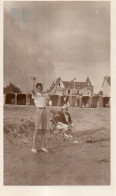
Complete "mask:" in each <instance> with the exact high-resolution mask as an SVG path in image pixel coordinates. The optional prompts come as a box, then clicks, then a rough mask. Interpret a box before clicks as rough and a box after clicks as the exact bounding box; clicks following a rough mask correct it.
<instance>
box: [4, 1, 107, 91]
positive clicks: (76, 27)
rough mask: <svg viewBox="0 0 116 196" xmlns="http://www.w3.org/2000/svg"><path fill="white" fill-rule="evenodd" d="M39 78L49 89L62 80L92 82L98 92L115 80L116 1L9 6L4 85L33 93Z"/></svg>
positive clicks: (24, 3)
mask: <svg viewBox="0 0 116 196" xmlns="http://www.w3.org/2000/svg"><path fill="white" fill-rule="evenodd" d="M27 75H29V76H35V77H36V78H37V80H36V82H42V83H43V85H44V90H46V89H48V88H49V87H50V85H51V83H52V81H55V80H56V79H57V78H58V77H59V76H60V77H61V79H62V80H65V81H71V80H72V79H73V78H74V77H75V78H76V81H78V82H84V81H86V78H87V76H88V77H89V78H90V81H91V83H92V85H93V86H94V91H95V93H97V92H98V91H99V90H101V89H102V83H103V79H104V76H105V75H109V76H110V2H108V1H107V2H103V1H101V2H97V1H92V2H90V1H88V2H87V1H86V2H84V1H77V2H76V1H75V2H71V1H69V2H68V1H67V2H66V1H64V2H63V1H59V2H58V1H51V2H50V1H46V2H45V1H43V2H42V1H41V2H32V1H30V2H29V1H28V2H18V1H17V2H5V3H4V86H6V85H8V84H9V82H13V83H14V84H15V85H16V86H18V87H19V88H21V90H23V91H24V92H30V91H31V90H32V87H33V81H32V79H31V78H30V77H28V76H27Z"/></svg>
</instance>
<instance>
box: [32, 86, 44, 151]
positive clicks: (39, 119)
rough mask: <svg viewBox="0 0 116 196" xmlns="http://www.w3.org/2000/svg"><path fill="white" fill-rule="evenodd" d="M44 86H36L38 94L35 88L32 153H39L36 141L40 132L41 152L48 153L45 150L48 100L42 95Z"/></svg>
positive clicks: (33, 93) (33, 92)
mask: <svg viewBox="0 0 116 196" xmlns="http://www.w3.org/2000/svg"><path fill="white" fill-rule="evenodd" d="M42 90H43V85H42V84H41V83H37V84H36V92H35V90H34V88H33V90H32V98H33V99H34V102H35V106H36V112H35V132H34V135H33V147H32V150H31V151H32V152H33V153H37V149H36V140H37V134H38V132H40V133H41V150H42V151H44V152H48V150H47V149H46V148H45V131H46V129H47V111H46V99H45V98H44V96H43V94H42Z"/></svg>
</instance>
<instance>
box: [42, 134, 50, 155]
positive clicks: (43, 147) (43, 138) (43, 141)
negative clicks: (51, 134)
mask: <svg viewBox="0 0 116 196" xmlns="http://www.w3.org/2000/svg"><path fill="white" fill-rule="evenodd" d="M41 150H42V151H44V152H48V150H47V149H46V148H45V130H43V131H42V130H41Z"/></svg>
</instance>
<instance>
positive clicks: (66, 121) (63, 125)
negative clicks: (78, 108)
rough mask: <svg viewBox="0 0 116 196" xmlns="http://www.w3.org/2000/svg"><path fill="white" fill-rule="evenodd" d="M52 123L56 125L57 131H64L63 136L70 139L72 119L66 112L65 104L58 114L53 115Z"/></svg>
mask: <svg viewBox="0 0 116 196" xmlns="http://www.w3.org/2000/svg"><path fill="white" fill-rule="evenodd" d="M52 122H53V123H54V124H56V126H55V127H56V128H57V129H58V130H61V129H63V130H64V132H65V133H64V136H66V137H72V126H73V124H72V119H71V116H70V114H69V112H68V106H67V104H64V105H63V106H62V108H61V111H59V112H58V115H56V116H55V115H54V116H53V118H52Z"/></svg>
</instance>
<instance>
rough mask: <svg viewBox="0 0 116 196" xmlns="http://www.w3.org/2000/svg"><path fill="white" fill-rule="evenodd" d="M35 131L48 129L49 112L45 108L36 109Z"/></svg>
mask: <svg viewBox="0 0 116 196" xmlns="http://www.w3.org/2000/svg"><path fill="white" fill-rule="evenodd" d="M35 129H47V111H46V109H45V108H36V111H35Z"/></svg>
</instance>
